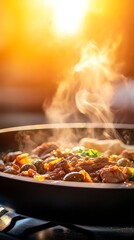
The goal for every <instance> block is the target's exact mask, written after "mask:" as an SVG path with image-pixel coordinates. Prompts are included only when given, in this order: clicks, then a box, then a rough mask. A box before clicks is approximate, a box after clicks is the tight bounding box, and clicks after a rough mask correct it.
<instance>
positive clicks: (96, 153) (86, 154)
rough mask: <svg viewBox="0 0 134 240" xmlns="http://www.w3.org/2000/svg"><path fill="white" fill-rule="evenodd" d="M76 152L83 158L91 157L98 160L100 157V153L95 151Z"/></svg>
mask: <svg viewBox="0 0 134 240" xmlns="http://www.w3.org/2000/svg"><path fill="white" fill-rule="evenodd" d="M76 152H77V153H80V155H81V156H83V157H86V156H89V157H92V158H96V157H99V156H100V153H99V152H98V151H97V150H95V149H84V150H82V149H78V150H77V151H76Z"/></svg>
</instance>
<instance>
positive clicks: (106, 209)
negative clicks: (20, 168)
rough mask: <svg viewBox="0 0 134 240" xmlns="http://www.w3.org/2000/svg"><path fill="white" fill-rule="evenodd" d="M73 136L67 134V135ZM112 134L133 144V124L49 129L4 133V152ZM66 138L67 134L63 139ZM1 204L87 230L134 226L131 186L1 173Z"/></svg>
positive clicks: (0, 142)
mask: <svg viewBox="0 0 134 240" xmlns="http://www.w3.org/2000/svg"><path fill="white" fill-rule="evenodd" d="M68 131H69V132H68ZM70 133H71V140H70V141H76V142H77V141H79V139H80V138H81V137H91V135H92V136H94V137H98V138H100V139H104V138H105V137H107V136H108V135H109V136H111V137H113V138H114V137H116V138H117V137H118V138H120V139H122V140H123V141H124V142H125V141H127V143H128V142H129V143H130V144H133V143H134V126H133V125H119V124H118V125H114V131H113V125H111V124H109V125H103V124H84V123H82V124H81V123H80V124H62V125H60V124H58V125H57V124H56V125H54V124H52V125H51V124H49V125H32V126H24V127H14V128H7V129H2V130H0V152H1V153H3V152H4V153H6V152H8V151H16V150H22V149H25V151H28V150H30V148H33V147H35V146H37V145H38V144H40V143H42V142H43V141H49V140H50V139H53V140H57V139H58V137H60V139H61V140H62V141H63V139H64V140H65V139H67V140H69V138H68V137H70ZM62 135H64V137H63V139H62ZM0 204H2V205H3V206H5V207H7V208H12V209H13V210H15V211H16V212H17V213H19V214H23V215H26V216H31V217H36V218H40V219H44V220H49V221H56V222H65V223H75V224H86V225H94V224H95V225H100V226H102V225H121V224H122V225H126V224H129V225H130V224H134V218H133V213H134V186H133V185H127V184H105V183H102V184H101V183H77V182H62V181H50V180H47V181H45V182H38V181H36V180H34V179H31V178H27V177H21V176H15V175H11V174H6V173H2V172H1V173H0Z"/></svg>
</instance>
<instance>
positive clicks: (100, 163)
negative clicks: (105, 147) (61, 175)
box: [79, 157, 110, 173]
mask: <svg viewBox="0 0 134 240" xmlns="http://www.w3.org/2000/svg"><path fill="white" fill-rule="evenodd" d="M109 164H110V162H109V159H108V158H106V157H98V158H95V159H93V160H91V159H89V160H86V161H83V162H81V163H79V167H81V168H82V169H84V170H85V171H86V172H88V173H92V172H94V171H97V170H99V169H101V168H103V167H104V166H106V165H109Z"/></svg>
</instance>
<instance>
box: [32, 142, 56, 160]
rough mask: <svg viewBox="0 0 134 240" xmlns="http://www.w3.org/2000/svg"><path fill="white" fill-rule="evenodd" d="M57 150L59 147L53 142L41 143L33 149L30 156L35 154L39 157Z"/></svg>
mask: <svg viewBox="0 0 134 240" xmlns="http://www.w3.org/2000/svg"><path fill="white" fill-rule="evenodd" d="M58 148H59V145H58V144H57V143H55V142H48V143H42V144H41V145H39V146H38V147H36V148H34V149H33V151H32V154H35V155H37V156H39V157H41V156H43V155H46V154H48V153H50V152H52V151H53V150H56V149H58Z"/></svg>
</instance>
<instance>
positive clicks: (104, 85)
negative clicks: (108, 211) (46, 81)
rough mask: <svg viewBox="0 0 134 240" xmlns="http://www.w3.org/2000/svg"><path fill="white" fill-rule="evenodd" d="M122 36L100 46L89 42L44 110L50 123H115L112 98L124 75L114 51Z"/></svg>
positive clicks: (123, 79)
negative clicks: (119, 70)
mask: <svg viewBox="0 0 134 240" xmlns="http://www.w3.org/2000/svg"><path fill="white" fill-rule="evenodd" d="M119 43H120V38H119V39H118V41H117V42H116V43H114V44H113V45H112V46H110V47H109V48H108V47H106V46H105V47H103V48H102V49H99V48H98V47H97V46H96V45H95V44H94V43H93V42H89V43H87V45H86V46H85V48H84V49H83V51H82V54H81V58H80V61H79V62H78V63H77V64H76V65H75V67H74V69H73V70H72V71H71V73H70V76H68V77H67V78H66V79H65V80H64V81H62V82H61V84H60V85H59V87H58V89H57V92H56V94H55V96H54V98H53V100H52V104H51V105H50V106H49V107H48V108H46V106H45V105H44V110H45V113H46V116H47V121H48V122H49V123H65V122H93V123H94V122H96V123H113V121H114V119H113V113H112V111H111V105H110V104H111V98H112V96H113V92H114V88H115V87H116V85H117V84H118V83H119V82H120V81H125V80H126V79H125V77H124V76H123V75H121V74H120V73H118V68H117V64H116V65H115V62H114V56H115V55H114V54H115V50H116V48H117V46H118V45H119Z"/></svg>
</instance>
